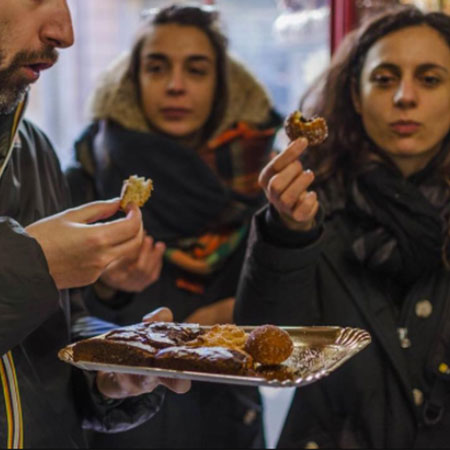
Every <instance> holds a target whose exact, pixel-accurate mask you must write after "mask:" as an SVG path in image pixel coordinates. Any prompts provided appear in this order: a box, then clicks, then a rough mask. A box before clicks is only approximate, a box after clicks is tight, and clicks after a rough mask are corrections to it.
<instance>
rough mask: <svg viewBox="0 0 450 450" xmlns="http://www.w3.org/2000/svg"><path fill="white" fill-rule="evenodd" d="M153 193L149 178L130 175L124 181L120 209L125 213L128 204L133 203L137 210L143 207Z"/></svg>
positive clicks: (151, 182)
mask: <svg viewBox="0 0 450 450" xmlns="http://www.w3.org/2000/svg"><path fill="white" fill-rule="evenodd" d="M152 191H153V181H152V180H151V179H150V178H149V179H148V180H146V179H145V178H144V177H138V176H137V175H132V176H131V177H130V178H128V180H125V181H124V182H123V185H122V192H121V194H120V208H121V209H122V210H123V211H125V209H126V207H127V205H128V203H135V204H136V205H137V206H138V207H139V208H140V207H141V206H144V204H145V202H146V201H147V200H148V199H149V198H150V195H151V193H152Z"/></svg>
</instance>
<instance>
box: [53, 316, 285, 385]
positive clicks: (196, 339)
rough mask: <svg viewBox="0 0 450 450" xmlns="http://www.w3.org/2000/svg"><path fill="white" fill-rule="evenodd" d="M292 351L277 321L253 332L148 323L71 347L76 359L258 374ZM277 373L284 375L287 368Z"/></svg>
mask: <svg viewBox="0 0 450 450" xmlns="http://www.w3.org/2000/svg"><path fill="white" fill-rule="evenodd" d="M286 336H287V338H286ZM63 351H64V349H63V350H62V351H61V352H63ZM291 351H292V341H291V339H290V337H289V335H288V334H287V333H286V332H285V331H283V330H281V329H280V328H278V327H276V326H274V325H264V326H261V327H257V328H255V329H254V330H253V331H252V332H251V333H250V334H249V335H248V334H247V333H246V332H245V331H244V330H243V329H242V328H240V327H238V326H236V325H231V324H227V325H215V326H213V327H211V328H209V329H207V328H203V327H200V326H199V325H198V324H187V323H174V322H149V323H140V324H136V325H130V326H127V327H122V328H118V329H116V330H112V331H110V332H109V333H106V334H104V335H101V336H98V337H94V338H90V339H85V340H83V341H80V342H78V343H76V344H74V345H73V346H72V358H73V361H74V362H93V363H100V364H119V365H123V366H138V367H153V368H161V369H173V370H184V371H196V372H205V373H217V374H224V375H249V376H254V375H256V372H255V368H258V367H259V366H260V365H261V364H265V365H275V364H279V363H280V362H281V361H284V359H286V358H287V357H288V356H289V355H290V352H291ZM60 356H61V358H62V359H64V357H63V354H62V353H61V355H60ZM274 370H275V369H274V368H271V369H270V370H269V369H267V370H266V371H264V370H263V369H260V370H259V374H260V375H262V376H266V375H267V378H270V377H274V375H273V374H274ZM277 373H278V374H280V373H284V372H283V369H277Z"/></svg>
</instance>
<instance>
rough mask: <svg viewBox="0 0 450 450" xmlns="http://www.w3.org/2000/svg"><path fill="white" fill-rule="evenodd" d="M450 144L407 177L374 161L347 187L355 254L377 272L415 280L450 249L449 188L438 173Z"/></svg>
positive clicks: (436, 264) (431, 269) (439, 260)
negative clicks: (354, 228)
mask: <svg viewBox="0 0 450 450" xmlns="http://www.w3.org/2000/svg"><path fill="white" fill-rule="evenodd" d="M447 153H448V148H447V150H445V151H444V152H441V154H440V155H438V157H436V158H435V159H434V160H433V161H432V162H431V163H430V164H429V165H428V166H427V167H426V168H425V169H423V170H422V171H420V172H418V173H416V174H414V175H412V176H411V177H409V178H408V179H405V178H404V177H403V176H402V175H401V174H400V173H399V171H398V170H396V169H394V168H391V167H388V166H387V165H385V164H382V163H371V164H370V166H369V167H367V168H366V170H364V171H363V172H362V173H361V174H359V175H358V176H357V177H356V178H355V179H354V180H353V181H352V182H351V183H349V186H348V194H349V195H348V201H349V203H348V206H349V210H350V212H351V215H352V216H353V217H354V218H355V219H356V221H355V223H357V224H358V225H357V231H356V233H355V239H354V242H353V246H352V248H353V253H354V256H356V258H357V259H358V260H359V261H360V262H361V263H363V264H364V265H366V266H367V267H368V268H370V269H372V270H376V271H379V272H383V273H387V274H390V275H392V276H394V277H396V278H397V279H398V280H399V281H400V282H402V283H411V282H413V281H414V280H416V279H417V278H418V277H420V276H421V275H423V274H426V273H429V272H431V271H434V270H436V269H437V268H439V267H440V266H442V261H443V259H442V258H443V251H444V250H443V249H444V242H446V243H447V247H446V249H445V252H446V253H447V254H449V253H450V249H449V246H448V232H449V229H448V227H449V220H450V188H449V186H448V185H447V184H446V183H445V182H444V181H443V180H442V178H440V177H439V176H438V174H437V172H436V167H438V165H439V163H442V160H443V159H444V157H445V155H446V154H447Z"/></svg>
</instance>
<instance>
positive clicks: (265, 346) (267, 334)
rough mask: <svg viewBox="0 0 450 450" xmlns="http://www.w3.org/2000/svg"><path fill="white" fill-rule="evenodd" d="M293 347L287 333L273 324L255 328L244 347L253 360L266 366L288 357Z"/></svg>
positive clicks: (278, 362) (279, 362) (280, 361)
mask: <svg viewBox="0 0 450 450" xmlns="http://www.w3.org/2000/svg"><path fill="white" fill-rule="evenodd" d="M293 349H294V344H293V343H292V340H291V338H290V336H289V334H288V333H287V332H286V331H284V330H282V329H281V328H278V327H277V326H275V325H262V326H260V327H257V328H255V329H254V330H253V331H252V332H251V333H250V334H249V336H248V339H247V343H246V344H245V347H244V350H245V351H246V352H247V353H249V354H250V355H251V356H253V358H254V359H255V361H257V362H259V363H261V364H263V365H267V366H273V365H276V364H281V363H282V362H283V361H285V360H286V359H287V358H289V356H290V355H291V353H292V350H293Z"/></svg>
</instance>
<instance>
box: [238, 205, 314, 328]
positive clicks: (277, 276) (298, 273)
mask: <svg viewBox="0 0 450 450" xmlns="http://www.w3.org/2000/svg"><path fill="white" fill-rule="evenodd" d="M265 211H266V210H265V209H263V210H262V211H260V212H259V213H257V214H256V215H255V217H254V219H253V223H252V227H251V232H250V237H249V241H248V248H247V255H246V258H245V263H244V267H243V270H242V274H241V279H240V282H239V288H238V293H237V298H236V306H235V312H234V315H235V320H236V322H237V323H241V324H245V325H260V324H262V323H273V324H279V325H294V326H300V325H310V324H314V323H316V324H317V323H318V322H319V320H320V308H319V304H318V296H317V286H316V268H317V263H318V260H319V257H320V252H321V240H322V239H321V237H319V238H318V239H316V240H315V241H314V242H312V243H310V244H308V245H307V246H301V247H299V248H298V247H293V246H289V247H287V246H277V245H276V244H275V243H274V242H273V241H272V240H270V242H269V240H268V239H267V238H266V237H265V236H264V233H263V230H264V220H265Z"/></svg>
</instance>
